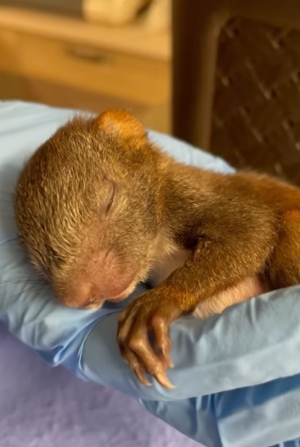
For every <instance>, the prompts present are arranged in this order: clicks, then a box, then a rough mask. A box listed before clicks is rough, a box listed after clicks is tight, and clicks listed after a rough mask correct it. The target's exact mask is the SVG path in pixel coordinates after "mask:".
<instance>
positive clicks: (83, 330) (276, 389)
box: [0, 101, 300, 447]
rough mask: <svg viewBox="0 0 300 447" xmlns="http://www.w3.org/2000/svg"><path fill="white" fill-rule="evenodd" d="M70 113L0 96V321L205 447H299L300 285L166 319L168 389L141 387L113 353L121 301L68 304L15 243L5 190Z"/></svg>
mask: <svg viewBox="0 0 300 447" xmlns="http://www.w3.org/2000/svg"><path fill="white" fill-rule="evenodd" d="M75 113H76V111H72V110H64V109H54V108H50V107H46V106H43V105H38V104H30V103H22V102H15V101H11V102H0V147H1V150H0V211H1V212H0V319H1V320H2V321H3V322H4V323H5V325H6V326H7V327H8V329H9V330H10V331H11V332H12V333H13V334H15V335H16V336H17V337H18V338H19V339H20V340H22V341H23V342H24V343H25V344H27V345H29V346H31V347H32V348H33V349H34V350H36V351H37V352H38V353H39V354H40V356H41V357H42V358H43V359H44V360H45V361H46V362H47V363H48V364H50V365H52V366H56V365H58V364H63V365H65V366H66V367H67V368H68V369H69V370H71V371H72V372H73V374H74V375H76V376H78V377H80V378H81V379H83V380H88V381H93V382H96V383H99V384H102V385H105V386H109V387H112V388H115V389H117V390H120V391H121V392H123V393H126V394H128V395H131V396H132V397H134V398H135V399H138V400H139V401H140V402H141V404H142V405H144V406H145V407H146V408H147V409H148V410H149V411H150V412H151V413H153V414H155V415H157V416H158V417H160V418H161V419H163V420H165V421H166V422H168V423H169V424H171V425H173V426H174V427H176V428H177V429H178V430H180V431H181V432H183V433H185V434H186V435H187V436H189V437H191V438H193V439H195V440H197V441H198V442H201V443H202V444H204V445H206V446H207V447H221V446H223V447H229V446H230V447H235V446H236V447H248V446H249V447H267V446H275V445H278V446H279V445H284V446H285V447H294V446H300V439H298V441H290V442H286V443H285V444H280V443H283V442H284V441H288V440H291V439H296V438H299V437H300V356H299V353H300V323H299V319H300V300H299V295H300V287H293V288H289V289H285V290H281V291H276V292H273V293H267V294H264V295H262V296H260V297H257V298H255V299H252V300H250V301H248V302H245V303H242V304H239V305H236V306H233V307H232V308H230V309H227V310H226V311H225V312H224V313H223V314H222V315H219V316H213V317H211V318H209V319H207V320H205V321H200V320H195V319H194V318H191V317H187V318H182V319H181V320H179V321H176V322H175V323H174V324H173V325H172V327H171V338H172V342H173V350H172V360H173V362H174V363H175V368H174V369H173V370H171V371H170V372H169V377H170V379H171V381H172V383H173V384H175V385H176V388H175V390H173V391H169V390H166V389H163V388H162V387H160V386H159V385H158V384H157V383H156V382H155V383H154V384H153V385H152V386H151V387H144V386H142V385H140V384H139V382H138V381H137V380H136V379H135V376H134V375H133V373H132V372H131V371H130V370H129V368H128V367H127V365H126V364H125V363H124V362H123V360H122V359H121V357H120V355H119V350H118V346H117V343H116V327H117V317H118V314H119V312H120V310H121V309H122V307H124V306H126V304H127V303H128V302H129V301H130V300H131V299H133V298H134V297H135V296H137V295H139V294H141V293H142V292H143V291H144V290H145V286H142V285H141V286H139V287H138V288H137V290H136V291H135V293H134V294H133V296H131V297H130V298H129V299H128V300H127V301H126V302H123V303H121V304H118V305H112V304H111V305H106V306H105V307H104V308H102V309H100V310H97V311H84V310H74V309H67V308H64V307H63V306H61V305H60V304H59V303H58V302H57V301H55V299H54V297H53V293H52V291H51V289H50V288H49V286H48V285H47V284H45V282H44V281H43V280H42V279H40V278H38V277H37V276H36V274H35V273H34V272H33V270H32V268H31V266H30V265H29V263H28V261H27V258H26V255H25V254H24V253H23V251H22V249H21V247H20V246H19V243H18V240H17V237H16V226H15V221H14V215H13V207H12V195H13V191H14V184H15V181H16V177H17V175H18V173H19V171H20V169H21V168H22V165H23V163H24V161H25V160H26V158H27V157H28V156H30V154H31V153H32V152H33V151H34V150H35V149H36V148H37V146H38V145H39V144H40V143H42V142H43V141H44V140H45V139H46V138H48V137H49V136H50V135H51V134H52V133H53V132H54V131H55V130H56V129H57V127H59V126H60V125H61V124H63V123H64V122H65V121H66V120H67V119H68V118H70V117H71V116H73V115H74V114H75ZM149 136H150V137H151V139H152V140H153V141H155V142H157V143H158V144H159V145H160V146H161V147H162V148H163V149H164V150H165V151H166V152H168V153H170V154H172V155H173V156H175V157H176V158H177V159H178V160H179V161H182V162H185V163H188V164H193V165H198V166H203V167H205V168H207V169H215V170H220V171H231V170H232V169H231V168H230V167H229V166H228V165H227V164H226V163H225V162H223V161H222V160H220V159H218V158H214V157H213V156H211V155H209V154H207V153H204V152H202V151H200V150H196V149H194V148H192V147H191V146H189V145H187V144H184V143H182V142H180V141H178V140H175V139H172V138H170V137H168V136H166V135H162V134H159V133H156V132H152V131H150V132H149Z"/></svg>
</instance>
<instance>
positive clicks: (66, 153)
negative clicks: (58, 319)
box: [15, 110, 300, 388]
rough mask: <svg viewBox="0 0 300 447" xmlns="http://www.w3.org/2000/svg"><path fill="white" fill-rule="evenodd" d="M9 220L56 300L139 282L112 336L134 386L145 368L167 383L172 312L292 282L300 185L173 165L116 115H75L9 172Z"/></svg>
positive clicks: (299, 245) (72, 300)
mask: <svg viewBox="0 0 300 447" xmlns="http://www.w3.org/2000/svg"><path fill="white" fill-rule="evenodd" d="M15 215H16V220H17V225H18V230H19V237H20V241H21V243H22V244H23V246H24V248H25V250H26V251H27V253H28V255H29V258H30V260H31V262H32V264H33V265H34V267H35V268H36V269H37V270H38V272H40V273H41V274H43V275H44V277H45V278H46V279H47V280H48V281H49V282H50V283H51V284H52V286H53V288H54V291H55V293H56V296H57V298H58V299H59V300H60V301H61V302H62V303H63V304H64V305H66V306H69V307H75V308H87V309H90V308H98V307H100V306H101V305H102V304H103V302H104V301H105V300H109V301H119V300H123V299H125V298H126V297H127V296H128V295H129V294H130V293H131V292H132V291H133V290H134V289H135V287H136V285H137V283H139V282H144V281H147V280H149V278H150V280H151V281H152V285H153V286H154V288H152V289H151V290H149V291H147V292H146V293H144V294H143V295H142V296H140V297H139V298H137V299H135V300H133V302H132V303H131V304H129V305H128V307H127V308H126V309H125V310H124V311H123V312H122V314H121V316H120V318H119V328H118V335H117V337H118V343H119V346H120V351H121V354H122V356H123V357H124V359H125V360H126V361H127V362H128V364H129V365H130V366H131V368H133V370H134V371H135V373H136V375H137V377H138V378H139V380H140V381H141V382H142V383H143V384H145V385H147V384H148V383H149V382H148V380H147V378H146V373H149V374H151V375H153V376H154V377H155V378H156V380H157V381H158V382H159V383H160V384H161V385H162V386H165V387H169V388H171V387H172V385H171V383H170V382H169V380H168V377H167V368H168V367H170V366H172V363H171V360H170V357H169V352H170V349H171V343H170V339H169V336H168V329H169V325H170V324H171V322H172V321H174V320H175V319H178V318H179V317H180V316H182V315H185V314H189V313H193V312H195V311H196V313H197V315H198V316H200V317H206V316H208V315H210V314H212V313H216V312H220V311H222V310H223V309H224V308H225V307H228V306H230V305H232V304H233V303H235V302H241V301H244V300H246V299H249V298H251V297H253V296H256V295H258V294H260V293H263V292H264V291H266V290H274V289H278V288H282V287H287V286H292V285H295V284H299V282H300V263H299V259H300V190H299V189H297V188H296V187H294V186H291V185H289V184H287V183H284V182H283V181H279V180H277V179H274V178H271V177H269V176H266V175H260V174H257V173H252V172H238V173H233V174H232V173H230V174H224V173H217V172H209V171H206V170H203V169H199V168H196V167H191V166H187V165H184V164H181V163H177V162H176V161H175V160H174V159H173V158H172V157H170V156H168V155H166V154H165V153H164V152H163V151H162V150H160V149H159V148H158V147H157V146H155V145H154V144H152V142H151V141H149V138H148V136H147V133H146V132H145V130H144V128H143V126H142V124H141V123H140V122H139V121H138V120H137V119H136V118H135V117H134V116H133V115H132V114H131V113H129V112H127V111H123V110H108V111H106V112H104V113H102V114H100V115H99V116H97V117H92V118H86V117H80V116H78V117H75V118H74V119H72V120H70V121H69V122H67V123H66V124H65V125H63V126H62V127H61V128H60V129H58V130H57V131H56V132H55V133H54V135H53V136H52V137H51V138H49V139H48V140H47V141H46V142H45V143H44V144H42V145H41V146H40V147H39V148H38V149H37V151H36V152H35V153H34V154H33V156H32V157H31V158H30V159H29V161H28V162H27V163H26V165H25V167H24V169H23V170H22V172H21V174H20V177H19V179H18V182H17V186H16V194H15ZM149 332H151V333H152V334H153V335H154V340H155V341H154V344H152V343H151V342H150V340H149Z"/></svg>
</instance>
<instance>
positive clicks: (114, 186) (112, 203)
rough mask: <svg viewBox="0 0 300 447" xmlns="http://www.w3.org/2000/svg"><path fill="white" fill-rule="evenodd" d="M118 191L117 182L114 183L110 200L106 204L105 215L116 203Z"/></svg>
mask: <svg viewBox="0 0 300 447" xmlns="http://www.w3.org/2000/svg"><path fill="white" fill-rule="evenodd" d="M116 192H117V188H116V184H115V183H112V191H111V194H110V197H109V200H108V203H107V205H106V209H105V215H106V216H107V215H108V214H109V212H110V210H111V209H112V207H113V205H114V203H115V198H116Z"/></svg>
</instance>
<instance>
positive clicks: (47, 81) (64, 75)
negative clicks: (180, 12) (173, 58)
mask: <svg viewBox="0 0 300 447" xmlns="http://www.w3.org/2000/svg"><path fill="white" fill-rule="evenodd" d="M0 54H1V57H0V99H21V100H28V101H37V102H44V103H47V104H49V105H54V106H63V107H73V108H79V109H86V110H92V111H101V110H103V109H105V108H107V107H126V108H130V109H132V110H133V111H134V112H135V113H136V114H137V115H138V116H140V117H141V118H142V119H143V121H144V122H145V124H146V125H147V126H150V127H155V128H157V129H158V130H161V131H168V123H167V120H166V119H165V118H166V113H167V106H168V103H169V98H170V39H169V33H167V32H151V31H150V30H148V29H144V28H143V27H142V26H140V25H139V24H136V25H128V26H124V27H120V28H110V27H103V26H99V25H95V24H91V23H87V22H84V21H83V20H81V19H79V18H74V17H66V16H58V15H54V14H46V13H44V12H35V11H32V10H25V9H21V8H20V9H18V8H9V7H0ZM162 116H163V118H164V120H162V119H161V117H162Z"/></svg>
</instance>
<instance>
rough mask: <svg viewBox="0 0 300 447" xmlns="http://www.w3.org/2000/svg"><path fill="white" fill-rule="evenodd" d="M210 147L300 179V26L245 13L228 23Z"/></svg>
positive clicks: (242, 163) (237, 162)
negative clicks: (255, 18)
mask: <svg viewBox="0 0 300 447" xmlns="http://www.w3.org/2000/svg"><path fill="white" fill-rule="evenodd" d="M211 151H212V152H214V153H216V154H218V155H221V156H222V157H224V158H226V159H227V160H228V161H229V162H231V163H232V164H233V165H234V166H236V167H252V168H256V169H260V170H263V171H265V172H269V173H273V174H274V173H275V174H277V175H280V176H282V177H285V178H288V179H290V180H292V181H293V182H295V183H297V184H299V185H300V31H295V30H283V29H279V28H276V27H273V26H269V25H265V24H261V23H258V22H253V21H249V20H243V19H235V20H233V21H231V22H229V23H228V24H227V26H226V27H225V28H224V29H223V31H222V33H221V36H220V41H219V55H218V63H217V75H216V91H215V98H214V109H213V128H212V139H211Z"/></svg>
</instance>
